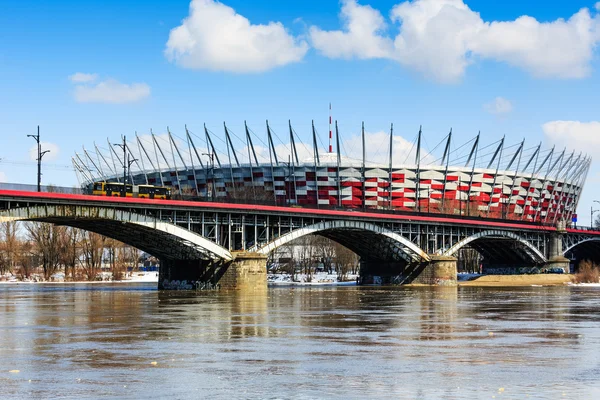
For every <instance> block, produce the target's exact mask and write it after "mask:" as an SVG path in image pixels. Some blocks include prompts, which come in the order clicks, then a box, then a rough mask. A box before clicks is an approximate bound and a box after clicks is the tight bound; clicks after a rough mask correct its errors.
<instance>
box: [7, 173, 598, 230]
mask: <svg viewBox="0 0 600 400" xmlns="http://www.w3.org/2000/svg"><path fill="white" fill-rule="evenodd" d="M41 189H42V192H47V193H64V194H90V193H89V191H88V190H85V189H82V188H80V187H66V186H55V185H43V186H42V187H41ZM0 190H19V191H28V192H36V191H37V186H36V185H27V184H20V183H4V182H0ZM172 200H184V201H194V202H200V203H227V204H246V205H248V204H250V205H259V206H278V207H289V208H292V209H293V208H302V209H313V210H334V211H350V212H366V213H374V214H390V215H392V214H393V215H406V216H415V217H455V218H456V217H458V218H460V219H463V220H471V221H481V220H486V221H490V222H510V223H514V224H523V225H526V226H532V225H537V226H546V227H553V226H554V224H552V223H545V222H542V221H535V222H532V221H523V220H521V219H512V218H495V217H493V216H482V215H467V214H465V212H466V211H467V210H466V209H465V210H460V211H459V212H458V213H457V212H456V211H458V210H454V212H443V211H441V210H436V211H433V212H426V211H413V210H402V209H390V208H385V207H383V208H382V207H379V208H370V207H360V206H357V207H339V206H336V205H324V204H320V205H317V204H302V205H296V204H288V203H286V202H285V201H275V199H273V198H271V199H264V198H252V196H248V197H245V198H232V197H222V196H219V197H215V198H210V197H209V198H207V197H204V196H197V195H189V194H179V193H177V194H174V195H173V197H172ZM567 227H568V228H573V226H569V225H568V226H567ZM576 229H578V230H584V231H595V232H597V231H600V228H595V227H583V226H577V227H576Z"/></svg>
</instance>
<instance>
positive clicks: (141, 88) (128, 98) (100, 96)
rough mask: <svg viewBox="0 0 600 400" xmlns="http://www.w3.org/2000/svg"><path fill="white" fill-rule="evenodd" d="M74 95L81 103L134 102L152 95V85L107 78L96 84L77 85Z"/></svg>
mask: <svg viewBox="0 0 600 400" xmlns="http://www.w3.org/2000/svg"><path fill="white" fill-rule="evenodd" d="M74 96H75V100H76V101H77V102H79V103H114V104H121V103H133V102H136V101H140V100H143V99H145V98H146V97H148V96H150V86H148V85H147V84H145V83H132V84H125V83H121V82H118V81H116V80H114V79H107V80H104V81H100V82H98V83H94V84H79V85H76V86H75V91H74Z"/></svg>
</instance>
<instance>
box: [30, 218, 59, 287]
mask: <svg viewBox="0 0 600 400" xmlns="http://www.w3.org/2000/svg"><path fill="white" fill-rule="evenodd" d="M25 227H26V230H27V234H28V236H29V238H30V240H31V241H32V243H33V249H32V250H33V252H34V254H35V255H37V256H38V258H39V260H40V263H41V265H42V269H43V272H44V279H46V280H48V279H50V277H51V276H52V275H54V274H55V273H56V272H57V271H58V270H59V268H60V262H61V253H62V251H63V248H62V247H61V244H62V243H61V238H62V237H64V230H65V229H66V227H64V226H57V225H53V224H49V223H45V222H30V223H28V224H27V225H25Z"/></svg>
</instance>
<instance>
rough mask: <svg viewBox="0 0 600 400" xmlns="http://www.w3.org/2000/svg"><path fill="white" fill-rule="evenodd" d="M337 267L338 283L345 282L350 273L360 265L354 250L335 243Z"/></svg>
mask: <svg viewBox="0 0 600 400" xmlns="http://www.w3.org/2000/svg"><path fill="white" fill-rule="evenodd" d="M334 248H335V266H336V271H337V278H338V281H341V282H343V281H345V280H346V277H347V275H348V271H350V270H351V269H352V270H356V265H357V264H358V256H357V255H356V253H354V252H353V251H352V250H350V249H348V248H347V247H344V246H342V245H341V244H339V243H335V245H334Z"/></svg>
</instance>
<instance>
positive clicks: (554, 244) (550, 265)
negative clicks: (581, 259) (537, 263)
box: [544, 226, 571, 274]
mask: <svg viewBox="0 0 600 400" xmlns="http://www.w3.org/2000/svg"><path fill="white" fill-rule="evenodd" d="M566 233H567V232H566V230H565V229H564V228H563V227H562V226H559V227H558V228H557V229H556V232H553V233H551V234H550V238H549V240H548V261H547V262H546V264H545V265H544V268H546V269H547V270H550V271H557V272H558V271H560V270H562V271H563V272H564V273H567V274H568V273H569V272H570V263H571V260H569V259H568V258H567V257H565V256H564V255H563V245H562V244H563V241H562V238H563V235H565V234H566Z"/></svg>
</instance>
